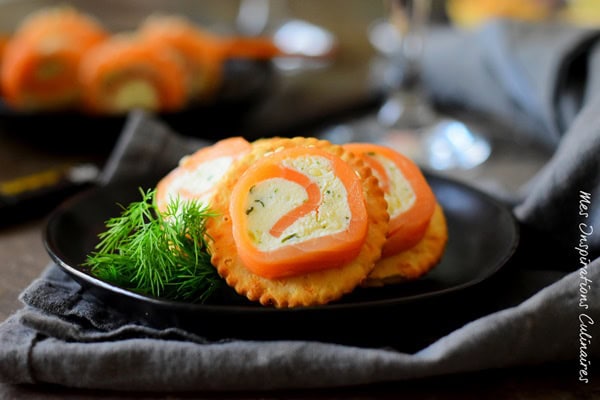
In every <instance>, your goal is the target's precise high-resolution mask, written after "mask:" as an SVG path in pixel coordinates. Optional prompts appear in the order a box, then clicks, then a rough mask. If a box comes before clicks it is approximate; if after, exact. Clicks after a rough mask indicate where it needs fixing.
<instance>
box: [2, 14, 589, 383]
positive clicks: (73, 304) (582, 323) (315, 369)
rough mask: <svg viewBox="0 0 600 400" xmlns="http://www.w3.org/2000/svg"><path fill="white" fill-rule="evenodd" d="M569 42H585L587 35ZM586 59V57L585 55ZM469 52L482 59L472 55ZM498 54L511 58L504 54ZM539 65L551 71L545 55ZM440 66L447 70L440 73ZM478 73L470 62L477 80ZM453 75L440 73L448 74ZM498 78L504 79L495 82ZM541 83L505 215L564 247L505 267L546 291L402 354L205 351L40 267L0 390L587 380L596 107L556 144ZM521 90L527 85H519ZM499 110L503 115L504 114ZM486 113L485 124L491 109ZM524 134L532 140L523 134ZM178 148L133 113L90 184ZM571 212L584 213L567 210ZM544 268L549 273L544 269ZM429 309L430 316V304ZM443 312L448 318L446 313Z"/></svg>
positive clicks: (18, 318)
mask: <svg viewBox="0 0 600 400" xmlns="http://www.w3.org/2000/svg"><path fill="white" fill-rule="evenodd" d="M503 27H504V25H502V24H499V25H498V27H497V28H494V29H495V31H494V32H496V35H498V36H499V37H498V39H502V37H503V36H505V35H508V36H509V37H512V30H510V29H500V28H503ZM485 32H488V31H485V30H484V31H482V32H481V33H480V34H476V33H473V34H470V35H468V36H464V35H463V34H462V33H452V32H450V34H449V35H448V37H447V38H446V39H447V40H448V41H451V42H453V43H461V40H463V41H465V42H462V46H463V47H465V48H467V47H469V46H468V45H469V44H472V42H471V41H473V40H475V41H480V40H484V39H483V38H484V37H485V35H489V33H485ZM528 32H529V33H528ZM522 34H523V36H524V37H531V38H538V39H536V40H542V38H543V37H545V36H543V35H542V36H540V35H539V33H538V31H537V30H535V29H533V28H531V30H530V31H529V30H524V31H523V32H522ZM529 34H531V35H532V36H529ZM579 34H582V35H583V36H586V35H587V32H585V34H583V33H581V32H579ZM450 36H451V37H450ZM583 36H578V34H575V35H574V36H569V37H579V38H581V37H583ZM549 39H550V38H549ZM503 40H508V38H505V39H503ZM509 42H510V43H511V46H513V47H515V48H519V46H520V45H521V44H522V45H523V46H525V48H523V49H519V52H518V53H519V54H529V53H528V52H527V48H529V46H530V45H531V43H532V42H531V41H527V40H524V41H523V42H521V41H519V42H516V41H514V40H513V41H509ZM565 42H568V43H571V44H572V46H575V47H580V45H581V43H582V42H581V41H579V40H573V42H571V41H569V40H567V39H565ZM553 43H558V41H556V40H555V38H552V42H551V43H548V46H549V47H552V44H553ZM561 43H562V42H561ZM562 46H564V47H562V50H561V51H562V52H563V53H562V54H563V55H564V56H565V57H567V55H570V54H571V53H572V52H573V49H572V47H570V46H567V45H565V44H562ZM473 47H475V46H473ZM534 47H537V44H536V45H535V46H534ZM592 49H593V47H592V46H588V51H589V52H591V51H592ZM479 50H480V51H483V50H485V51H487V50H488V49H486V48H485V46H484V47H483V48H481V47H480V48H479ZM578 51H582V50H578ZM512 55H513V53H511V52H508V53H507V54H506V56H512ZM478 57H483V56H482V55H481V54H480V55H479V56H478ZM553 57H556V60H559V59H560V57H559V56H558V55H554V56H553ZM476 59H477V61H479V58H476ZM592 59H593V57H590V60H592ZM451 60H452V59H449V60H448V62H447V64H452V63H451V62H450V61H451ZM473 60H475V58H474V59H473ZM537 60H543V58H541V57H540V58H534V59H533V61H532V62H536V63H537ZM473 62H475V61H473ZM544 65H546V64H545V63H544ZM538 66H539V65H538ZM488 67H489V66H488V65H485V66H484V65H483V64H481V63H480V68H483V69H487V68H488ZM539 67H542V66H539ZM473 68H474V66H473ZM542 69H543V68H542ZM453 70H454V69H452V68H451V66H448V73H450V72H451V71H453ZM430 72H431V71H430ZM509 72H510V71H505V72H504V76H508V75H509ZM598 72H600V71H598ZM438 73H440V72H439V71H438ZM483 75H484V74H483V73H482V74H481V75H480V76H483ZM521 78H522V79H524V78H523V76H522V77H521ZM537 78H540V77H536V79H537ZM546 78H547V79H550V76H548V75H547V76H546ZM554 78H555V79H558V77H557V76H554ZM540 79H541V78H540ZM455 83H456V86H455V88H453V89H452V90H449V91H448V93H449V95H450V94H453V93H454V91H455V90H458V89H461V90H463V92H462V93H469V94H472V95H473V96H479V95H480V94H481V93H480V92H478V91H473V92H472V93H471V92H469V90H471V89H470V88H467V89H465V88H463V87H462V86H460V85H459V84H460V82H455ZM463 83H464V82H463ZM548 83H549V81H545V83H544V82H538V84H539V85H540V88H539V89H540V90H538V91H537V92H536V94H535V96H538V97H537V99H538V101H539V103H537V108H536V107H533V108H532V109H530V110H529V111H531V112H532V114H531V115H529V114H528V112H529V111H528V112H525V111H522V112H520V115H521V116H522V117H523V119H524V120H525V119H528V120H529V121H534V122H531V124H530V125H527V127H528V128H532V127H534V126H538V127H544V129H545V130H543V131H540V132H539V134H540V135H543V136H545V135H551V136H550V139H549V141H550V142H551V143H554V144H555V145H556V146H557V150H556V153H555V156H554V157H553V159H552V160H551V161H550V162H549V163H548V165H547V166H546V167H545V168H544V170H543V171H540V173H539V175H538V176H536V177H535V178H534V179H533V180H532V182H531V183H530V184H529V185H528V186H527V188H526V190H527V195H526V197H525V201H524V202H523V203H521V204H519V205H518V206H517V208H516V209H515V214H516V215H517V217H518V218H519V220H520V222H522V224H523V226H525V227H531V228H532V229H534V230H535V232H539V233H540V235H542V234H547V235H550V236H552V237H555V238H556V240H557V241H558V242H559V243H561V245H563V247H564V248H563V247H559V248H553V247H550V246H546V247H547V248H544V252H545V253H547V254H546V255H547V257H537V254H535V253H534V252H535V251H539V248H536V249H531V252H533V254H530V255H529V257H528V258H527V260H528V261H527V262H522V264H520V265H514V266H513V268H516V269H517V270H519V269H523V270H524V269H530V270H544V269H559V270H563V271H568V273H563V274H558V276H560V278H557V279H553V280H552V281H551V282H550V283H549V284H548V285H547V286H546V287H544V288H542V289H541V290H539V291H536V293H535V294H534V295H532V296H531V297H529V298H527V299H526V300H524V301H522V302H519V303H518V304H516V305H515V304H511V303H509V302H507V303H506V304H504V305H502V304H500V307H499V309H500V310H499V311H496V312H491V313H488V314H486V315H481V316H479V317H477V318H475V319H473V320H472V321H468V322H466V323H465V324H464V325H463V326H459V327H457V329H454V330H452V331H451V332H449V333H448V334H446V335H443V336H441V337H437V338H435V339H434V340H432V341H431V342H430V343H428V344H427V345H424V346H423V347H422V348H420V349H418V350H416V351H403V350H402V349H398V348H390V346H387V345H386V343H381V346H378V347H363V346H353V345H342V344H336V343H328V342H325V341H321V342H318V341H308V340H269V341H260V340H235V339H228V338H223V340H216V341H214V340H212V341H210V340H207V339H206V338H205V337H203V336H202V335H201V334H192V333H189V332H186V331H182V330H180V329H176V328H170V329H158V328H155V327H153V326H150V325H147V324H145V323H143V322H142V321H133V320H131V319H129V318H128V317H127V316H126V315H124V314H123V313H122V312H121V311H122V310H118V309H114V308H111V307H108V306H106V305H104V304H102V303H100V302H99V301H98V300H97V299H95V298H94V297H92V296H90V295H89V293H87V292H86V291H85V290H83V289H82V288H81V287H79V285H77V284H76V283H75V282H74V281H72V280H71V279H70V278H68V277H67V276H66V274H64V273H63V272H62V271H60V270H59V269H58V268H57V267H56V266H54V265H51V266H49V267H48V269H47V270H46V272H45V273H44V274H43V275H42V276H40V278H39V279H38V280H36V281H35V282H33V283H32V284H31V286H30V287H28V288H27V289H26V290H25V291H24V293H23V294H22V296H21V300H22V301H23V302H24V304H25V306H24V308H23V309H22V310H21V311H19V312H17V313H16V314H14V315H13V316H11V317H10V318H9V319H8V320H7V321H5V322H4V323H2V324H1V325H0V381H2V382H7V383H57V384H61V385H66V386H72V387H82V388H108V389H117V390H136V391H184V390H185V391H190V390H192V391H193V390H248V389H282V388H315V387H335V386H346V385H358V384H370V383H378V382H384V381H391V380H405V379H413V378H421V377H430V376H438V375H444V374H451V373H466V372H470V371H478V370H484V369H491V368H504V367H510V366H523V365H536V364H539V363H547V362H563V361H566V362H571V363H572V364H573V368H574V369H575V370H579V369H581V370H583V369H584V368H585V369H586V371H590V370H593V369H594V368H595V363H591V364H587V363H588V362H591V361H592V359H597V358H600V345H599V342H598V340H597V338H598V337H600V334H599V332H598V329H597V328H596V327H597V326H598V324H597V323H598V321H600V297H599V296H600V258H597V257H598V252H599V251H600V241H599V238H598V236H599V233H600V220H599V216H600V192H599V190H600V179H599V176H598V171H599V170H600V165H599V158H598V157H597V156H595V155H597V154H599V152H600V124H598V123H597V122H600V121H598V118H600V117H598V115H599V114H600V100H595V99H591V100H588V99H586V101H584V102H583V103H585V104H584V105H583V106H582V109H581V110H580V111H579V112H578V113H577V114H578V115H577V117H576V118H575V120H574V121H573V122H572V123H571V124H569V127H568V129H565V130H564V131H562V130H561V128H560V126H559V125H556V124H551V123H549V122H548V121H553V119H552V118H550V119H546V117H548V115H549V114H551V113H552V110H551V109H549V108H548V107H550V106H549V105H548V103H547V102H545V101H546V100H547V98H545V97H544V96H545V94H547V93H549V92H548V88H547V87H545V89H542V88H541V87H542V86H543V85H544V84H548ZM529 84H530V85H533V86H534V87H535V85H536V83H535V82H532V81H529ZM469 85H470V84H466V86H469ZM517 86H518V85H517ZM513 89H514V88H513ZM504 90H507V88H506V87H503V86H499V87H497V91H496V92H490V94H489V96H490V97H494V96H495V95H498V96H500V97H502V96H503V93H504ZM540 93H541V94H540ZM525 94H526V93H525ZM507 96H508V95H507ZM463 97H464V99H465V102H464V103H463V104H467V105H470V104H471V103H469V102H467V101H466V99H472V97H467V96H463ZM490 101H491V100H490ZM511 101H512V100H511ZM511 101H508V100H507V101H506V103H503V104H501V105H507V104H508V103H510V102H511ZM512 107H517V106H515V105H514V104H512ZM517 108H518V107H517ZM500 109H501V107H498V109H497V110H498V111H499V114H498V115H500V116H502V115H504V114H502V112H506V110H500ZM487 110H488V111H490V112H491V111H494V110H496V108H493V107H492V108H488V109H487ZM532 110H534V111H536V112H537V114H533V111H532ZM533 131H536V129H532V130H531V131H529V132H533ZM145 132H153V134H155V135H158V136H159V137H160V138H161V140H163V139H164V140H165V142H164V143H165V144H163V145H162V146H160V147H158V149H159V150H161V151H158V152H157V151H156V147H154V146H152V145H151V144H150V143H148V141H147V140H145V139H144V133H145ZM552 135H554V136H552ZM157 140H158V139H157ZM182 140H183V141H184V142H185V141H186V140H187V139H182V138H180V137H178V136H177V135H175V134H174V133H173V132H170V131H169V130H168V129H167V128H165V127H164V126H162V125H161V124H160V123H159V122H157V121H155V120H153V119H152V118H150V117H148V116H147V115H145V114H139V113H136V114H133V115H132V116H131V119H130V122H129V124H128V128H127V129H125V131H124V133H123V138H122V140H121V141H120V143H119V144H118V145H117V150H115V154H120V155H115V156H114V158H112V159H111V160H110V161H109V164H108V165H107V167H106V171H112V172H106V174H105V178H104V179H103V180H102V182H108V181H114V180H117V179H119V178H120V176H121V175H120V173H119V171H123V169H121V168H119V164H120V163H122V162H127V163H129V161H128V160H129V159H128V156H127V157H126V155H127V154H130V153H129V152H128V151H127V150H128V149H129V150H131V149H138V148H139V149H146V150H143V151H142V152H140V153H139V156H138V157H139V159H140V163H135V162H133V163H131V164H128V165H130V166H129V167H127V168H126V169H125V171H129V172H131V171H139V172H140V173H142V172H144V169H145V167H143V165H142V163H141V160H148V159H150V160H154V162H150V163H149V165H151V166H152V168H156V167H157V165H159V164H161V165H164V166H169V167H172V166H174V165H175V163H176V160H177V159H178V157H179V156H181V153H182V152H183V153H186V152H189V150H190V148H191V147H194V146H198V145H201V143H194V142H188V143H187V144H185V143H184V144H182V143H183V142H182ZM153 148H154V150H152V149H153ZM119 149H120V150H119ZM162 150H164V151H162ZM134 153H135V152H134ZM132 168H133V169H132ZM138 168H140V169H138ZM582 192H585V193H589V194H590V196H589V203H588V202H586V201H584V200H582V197H581V196H582ZM585 198H588V197H585ZM582 205H583V206H585V207H586V209H585V210H584V209H582V210H580V206H582ZM580 211H581V215H580ZM586 212H587V214H586ZM582 229H583V231H582ZM592 229H594V232H591V230H592ZM588 233H589V235H588ZM586 246H587V247H586ZM565 249H567V250H565ZM564 251H567V254H564V253H563V252H564ZM559 252H560V253H559ZM554 256H556V258H555V260H556V261H555V262H552V261H549V260H553V257H554ZM560 260H566V261H560ZM588 261H589V263H588ZM550 264H553V265H550ZM556 264H560V265H556ZM515 276H517V277H518V276H522V275H518V274H517V275H515ZM509 284H510V285H511V287H510V288H506V292H512V291H513V290H515V291H516V290H517V289H518V288H519V287H521V286H524V285H527V284H528V282H526V281H525V279H523V280H519V279H515V280H513V281H509ZM471 306H474V304H473V305H471ZM440 307H444V305H443V302H440ZM464 307H466V308H469V307H468V305H467V306H464ZM445 311H446V314H448V315H449V316H452V314H453V312H455V310H445ZM408 322H410V321H408ZM594 322H595V323H596V324H594ZM356 327H357V329H363V328H364V327H363V326H362V325H361V321H356ZM240 328H242V329H243V327H240ZM375 328H376V327H375ZM407 329H410V327H407ZM586 335H589V336H586ZM582 352H583V353H582ZM580 363H583V364H584V365H580Z"/></svg>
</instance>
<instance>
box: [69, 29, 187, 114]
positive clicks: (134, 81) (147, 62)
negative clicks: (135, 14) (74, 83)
mask: <svg viewBox="0 0 600 400" xmlns="http://www.w3.org/2000/svg"><path fill="white" fill-rule="evenodd" d="M79 80H80V82H81V87H82V98H83V102H84V108H85V109H86V110H87V111H90V112H92V113H99V114H122V113H125V112H127V111H129V110H131V109H133V108H143V109H146V110H148V111H153V112H154V111H156V112H169V111H177V110H179V109H181V108H183V107H184V105H185V104H186V88H185V72H184V67H183V65H182V63H181V61H180V60H179V59H178V58H177V57H176V56H175V55H174V54H173V53H172V52H171V51H169V50H168V49H164V48H162V47H159V46H155V45H152V43H150V42H149V41H147V40H143V38H141V37H139V36H138V35H135V34H118V35H113V36H112V37H111V38H110V39H108V40H105V41H104V42H102V43H101V44H99V45H98V46H95V47H94V48H93V49H90V50H89V51H88V52H87V53H86V54H85V56H84V57H83V59H82V60H81V65H80V68H79Z"/></svg>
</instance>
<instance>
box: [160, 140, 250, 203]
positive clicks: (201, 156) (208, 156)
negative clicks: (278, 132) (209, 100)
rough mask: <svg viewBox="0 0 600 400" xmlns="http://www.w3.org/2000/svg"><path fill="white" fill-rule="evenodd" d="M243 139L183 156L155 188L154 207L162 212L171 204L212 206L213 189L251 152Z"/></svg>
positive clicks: (218, 143) (224, 142) (220, 142)
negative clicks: (184, 202)
mask: <svg viewBox="0 0 600 400" xmlns="http://www.w3.org/2000/svg"><path fill="white" fill-rule="evenodd" d="M250 149H251V145H250V143H248V142H247V141H246V139H244V138H242V137H237V136H236V137H231V138H227V139H223V140H220V141H218V142H217V143H215V144H213V145H211V146H208V147H203V148H201V149H199V150H198V151H196V152H195V153H194V154H191V155H189V156H185V157H183V158H182V159H181V161H180V162H179V165H178V166H177V168H175V169H174V170H172V171H171V172H170V173H169V174H167V176H165V177H164V178H162V179H161V180H160V181H159V182H158V184H157V186H156V205H157V207H158V209H159V210H160V211H161V212H165V211H166V210H167V209H168V207H169V204H170V203H172V202H174V201H189V200H193V199H195V200H198V201H200V202H202V203H204V204H211V203H212V197H213V194H214V193H215V187H216V185H217V184H218V183H219V181H220V180H221V179H222V178H223V176H224V175H225V174H226V173H227V171H228V170H229V169H230V168H231V166H232V165H233V162H234V161H235V160H237V159H238V158H240V157H242V156H244V155H246V154H247V153H249V152H250Z"/></svg>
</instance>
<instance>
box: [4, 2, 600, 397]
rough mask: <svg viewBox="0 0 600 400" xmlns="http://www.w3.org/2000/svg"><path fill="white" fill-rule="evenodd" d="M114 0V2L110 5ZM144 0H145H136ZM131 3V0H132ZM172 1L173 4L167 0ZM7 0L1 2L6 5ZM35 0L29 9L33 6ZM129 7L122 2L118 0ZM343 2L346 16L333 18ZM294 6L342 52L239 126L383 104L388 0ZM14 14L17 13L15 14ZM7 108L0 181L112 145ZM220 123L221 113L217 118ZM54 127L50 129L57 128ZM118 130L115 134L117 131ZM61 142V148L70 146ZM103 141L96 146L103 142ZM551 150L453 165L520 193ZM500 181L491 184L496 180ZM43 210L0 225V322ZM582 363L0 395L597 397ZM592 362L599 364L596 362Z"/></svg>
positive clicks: (221, 14) (315, 118) (228, 10)
mask: <svg viewBox="0 0 600 400" xmlns="http://www.w3.org/2000/svg"><path fill="white" fill-rule="evenodd" d="M51 3H52V2H48V1H36V2H26V3H25V4H23V3H20V2H9V3H7V4H8V5H9V8H8V9H5V11H6V10H10V12H8V11H7V12H5V13H4V14H2V15H3V17H2V18H0V27H2V24H4V25H3V26H4V27H5V29H6V27H9V28H10V22H11V21H12V22H13V24H14V21H15V20H16V17H14V16H16V15H19V13H21V14H22V13H23V12H25V11H24V10H28V9H32V8H35V6H38V5H39V4H51ZM113 3H114V4H113ZM138 3H139V4H138ZM175 3H176V4H178V5H179V7H183V8H180V9H190V8H191V9H194V7H197V3H192V2H190V1H182V2H180V3H177V2H175ZM216 3H218V4H219V5H218V6H215V4H213V3H211V4H212V6H213V7H214V8H210V9H209V10H204V11H205V12H206V13H208V12H209V11H210V12H212V13H213V14H212V15H216V16H217V18H221V19H223V20H226V19H227V18H229V19H231V18H232V15H233V13H234V6H235V4H236V3H235V2H232V1H230V2H216ZM75 4H78V5H84V6H88V7H91V9H92V10H93V11H95V12H102V13H106V14H107V15H109V16H110V15H112V18H113V19H112V21H113V23H114V26H116V27H121V26H126V25H127V23H128V22H130V21H131V19H132V18H133V19H135V18H138V17H139V16H140V15H143V14H144V12H148V10H152V9H157V8H159V7H160V6H161V5H163V6H164V4H165V2H158V1H151V2H144V5H143V6H141V2H131V4H136V5H137V6H136V7H134V6H130V7H129V8H127V7H126V8H127V11H128V12H130V15H129V16H128V18H126V17H127V15H126V13H125V15H124V14H123V13H119V12H116V11H113V12H112V13H111V12H110V11H109V9H110V8H111V7H109V6H114V7H117V5H118V4H121V3H120V2H116V1H109V2H102V6H98V4H100V3H99V2H96V3H95V5H94V3H93V2H85V1H80V2H76V3H75ZM128 4H129V3H128ZM169 4H171V3H169ZM1 6H2V2H0V7H1ZM28 7H29V8H28ZM121 7H122V5H121ZM342 7H343V9H344V11H345V14H344V16H345V18H346V20H344V19H342V18H336V14H337V11H338V10H339V9H341V8H342ZM289 9H290V10H291V11H293V12H294V13H295V14H297V15H299V16H301V17H303V18H306V19H309V20H311V21H314V22H316V23H319V24H321V25H323V26H326V27H328V28H330V29H331V30H332V31H334V32H335V33H336V34H337V35H338V37H339V38H340V40H341V44H342V50H343V51H342V52H341V53H340V57H339V59H338V60H337V61H336V63H335V64H334V66H333V67H332V68H329V69H325V70H316V71H308V72H305V73H302V74H297V75H287V76H285V77H284V78H283V79H281V81H280V82H279V85H278V88H277V90H275V91H274V92H273V94H272V96H271V97H270V98H269V99H266V100H264V101H263V102H261V104H260V106H259V107H256V108H255V110H254V111H253V112H252V113H251V114H250V115H244V117H243V118H240V121H239V124H238V126H236V127H235V129H237V131H236V132H235V133H236V134H248V135H249V136H257V135H271V134H288V133H290V134H291V133H294V134H296V133H297V134H305V135H312V134H315V132H318V131H319V129H321V128H323V127H327V126H328V124H331V123H334V122H336V121H345V122H348V121H349V122H352V121H353V117H359V116H360V117H362V116H366V117H368V116H369V115H370V113H372V111H373V110H374V106H375V105H376V104H377V100H378V99H379V94H378V93H377V92H375V91H373V87H372V85H371V82H370V75H369V74H370V70H369V62H368V61H369V60H370V59H371V57H372V56H373V51H372V49H371V47H370V45H369V43H368V41H367V40H366V34H365V33H366V30H367V28H368V26H369V24H370V23H371V22H372V21H373V20H374V19H375V18H377V17H378V16H379V15H380V13H381V4H380V3H379V2H378V1H369V0H353V1H342V0H331V1H329V2H327V3H326V6H325V5H323V2H318V1H302V5H300V2H298V1H290V7H289ZM11 16H13V18H11ZM1 118H3V117H2V116H0V181H5V180H9V179H13V178H16V177H20V176H24V175H28V174H32V173H35V172H39V171H42V170H45V169H47V168H53V167H55V166H57V165H62V164H64V163H78V162H82V161H83V162H94V163H96V164H98V165H101V164H102V162H103V160H104V159H105V157H106V156H107V154H108V151H109V149H110V146H109V148H107V149H106V150H102V149H101V150H99V151H90V149H81V151H77V150H76V149H75V151H73V149H70V150H69V151H61V150H60V147H58V148H55V147H48V146H46V145H40V144H39V143H36V142H35V141H32V140H31V139H30V138H27V135H21V132H19V130H18V129H15V128H14V127H9V128H7V127H6V126H4V125H3V124H2V120H1ZM213 123H214V122H213ZM54 133H56V132H48V134H50V135H52V134H54ZM112 134H115V132H113V133H112ZM63 150H64V149H63ZM96 150H98V149H96ZM548 156H549V154H547V153H545V152H543V151H540V150H538V149H535V148H530V149H524V148H522V147H515V146H514V145H512V147H511V144H510V143H503V142H502V141H499V142H498V145H497V146H496V147H495V151H494V153H493V156H492V158H491V159H490V161H489V162H488V163H487V164H486V165H485V166H484V167H482V168H479V169H477V170H476V171H467V172H459V173H454V177H456V178H458V179H462V180H465V181H467V182H468V183H471V184H474V185H476V186H477V185H480V186H482V188H483V189H487V188H489V183H490V182H493V183H494V185H496V187H498V186H499V187H501V188H503V189H505V190H507V191H509V192H515V191H516V190H517V189H518V188H519V187H520V186H521V185H522V184H523V183H524V182H526V181H527V180H528V179H529V178H530V177H531V176H533V175H534V174H535V172H537V171H538V170H539V168H540V167H541V166H542V165H543V163H544V162H545V161H546V160H547V158H548ZM492 186H493V185H492ZM45 215H46V214H42V215H41V216H38V217H36V218H33V219H23V220H22V221H20V222H17V223H13V224H10V225H9V226H4V227H1V228H0V276H1V278H0V321H3V320H4V319H6V318H7V317H9V316H10V315H11V314H12V313H14V312H15V311H17V310H18V309H19V308H20V307H21V306H22V305H21V303H20V302H19V300H18V296H19V293H20V292H21V291H22V290H23V289H24V288H25V287H27V285H28V284H29V283H30V282H32V280H34V279H35V278H36V277H37V276H38V275H39V274H40V273H41V272H42V271H43V270H44V268H45V267H46V266H47V265H48V263H49V262H50V259H49V257H48V255H47V253H46V251H45V249H44V246H43V242H42V232H43V229H44V226H45ZM577 370H578V368H577V365H576V364H575V363H574V362H571V363H567V364H564V365H548V366H536V367H530V368H525V367H524V368H517V369H506V370H498V371H482V372H480V373H476V374H466V375H460V376H449V377H441V378H436V379H427V380H419V381H411V382H397V383H390V384H382V385H376V386H368V387H359V388H343V389H339V390H318V391H310V392H305V391H296V392H270V393H233V394H227V393H202V394H198V393H194V394H190V393H184V394H173V393H165V394H162V393H152V394H148V393H129V394H123V393H113V392H110V391H104V392H97V391H95V392H91V391H83V390H71V389H68V388H61V387H56V386H45V385H43V386H10V385H4V384H0V398H1V399H20V398H27V399H58V398H61V399H65V398H72V399H75V398H77V399H79V398H90V399H96V398H97V399H116V398H126V397H131V398H138V399H159V398H168V399H176V398H214V399H221V398H238V399H258V398H265V399H267V398H306V397H307V396H309V395H310V397H311V398H316V399H321V398H323V399H325V398H327V399H329V398H356V399H363V398H364V399H367V398H400V397H401V395H404V396H405V397H406V398H411V399H480V398H514V399H588V398H589V399H591V398H600V397H594V394H596V395H599V396H600V376H597V377H595V379H591V382H592V383H591V384H590V385H587V386H585V385H582V384H580V383H578V382H577V376H576V374H577ZM594 371H598V368H595V369H594Z"/></svg>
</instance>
